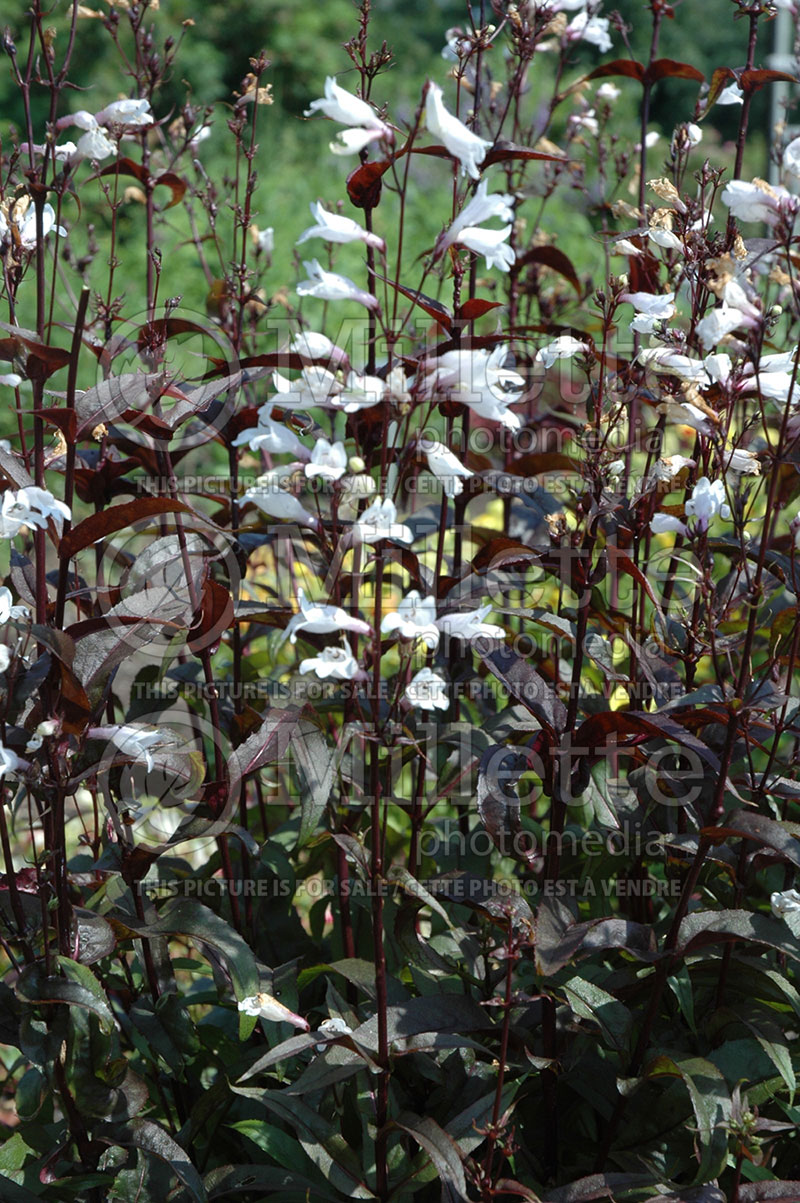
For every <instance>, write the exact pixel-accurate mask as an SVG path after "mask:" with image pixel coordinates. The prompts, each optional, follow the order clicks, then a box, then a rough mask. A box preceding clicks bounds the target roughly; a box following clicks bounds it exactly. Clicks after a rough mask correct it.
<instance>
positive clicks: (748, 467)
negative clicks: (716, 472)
mask: <svg viewBox="0 0 800 1203" xmlns="http://www.w3.org/2000/svg"><path fill="white" fill-rule="evenodd" d="M722 467H723V470H724V471H725V472H730V473H733V474H734V476H760V475H761V463H760V461H759V460H758V459H757V458H756V456H755V455H754V454H753V452H752V451H745V450H744V448H743V447H736V448H734V450H733V451H726V452H725V453H724V456H723V462H722Z"/></svg>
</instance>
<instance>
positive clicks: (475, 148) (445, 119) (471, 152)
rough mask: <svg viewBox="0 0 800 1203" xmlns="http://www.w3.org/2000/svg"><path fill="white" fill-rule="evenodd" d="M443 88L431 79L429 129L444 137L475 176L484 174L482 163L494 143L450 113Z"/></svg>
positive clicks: (427, 106)
mask: <svg viewBox="0 0 800 1203" xmlns="http://www.w3.org/2000/svg"><path fill="white" fill-rule="evenodd" d="M442 96H443V93H442V89H441V88H440V87H439V85H438V84H435V83H429V84H428V93H427V96H426V98H425V120H426V122H427V125H428V129H429V130H430V132H431V133H432V134H433V136H434V137H435V138H441V140H442V142H443V143H444V146H445V149H446V150H447V151H449V153H450V154H451V155H452V156H453V158H454V159H458V161H459V163H460V164H461V166H462V168H463V169H464V171H466V172H467V174H468V175H469V176H471V177H472V179H473V180H477V179H479V178H480V164H481V163H482V162H483V160H484V159H485V158H486V152H487V151H488V150H490V149H491V147H492V143H491V142H487V141H486V139H485V138H479V137H478V135H477V134H474V133H473V132H472V130H471V129H467V127H466V125H464V123H463V122H462V121H459V119H458V117H454V116H453V114H452V113H448V111H447V109H446V108H445V105H444V100H443V99H442Z"/></svg>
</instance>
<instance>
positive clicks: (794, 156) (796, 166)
mask: <svg viewBox="0 0 800 1203" xmlns="http://www.w3.org/2000/svg"><path fill="white" fill-rule="evenodd" d="M783 170H784V171H787V172H788V173H789V175H793V176H794V177H795V179H800V138H793V139H792V141H791V142H790V143H789V144H788V146H787V147H786V148H785V149H784V152H783Z"/></svg>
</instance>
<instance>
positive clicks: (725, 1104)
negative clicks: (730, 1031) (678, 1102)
mask: <svg viewBox="0 0 800 1203" xmlns="http://www.w3.org/2000/svg"><path fill="white" fill-rule="evenodd" d="M645 1073H646V1075H647V1077H649V1078H657V1077H674V1078H681V1079H682V1080H683V1082H684V1084H685V1086H686V1089H687V1090H688V1092H689V1098H690V1099H691V1103H692V1110H693V1111H694V1116H695V1120H696V1122H697V1141H698V1142H699V1146H700V1147H699V1153H698V1160H699V1163H700V1164H699V1167H698V1170H697V1173H696V1174H695V1178H694V1181H695V1182H697V1183H701V1182H710V1181H711V1180H712V1179H714V1178H716V1177H717V1176H718V1175H719V1174H721V1173H722V1171H723V1169H724V1168H725V1164H726V1161H727V1153H728V1133H727V1128H726V1124H727V1121H728V1119H729V1118H730V1111H731V1099H730V1095H729V1094H728V1087H727V1084H726V1082H725V1079H724V1077H723V1076H722V1074H721V1073H720V1071H719V1070H718V1069H717V1067H716V1065H712V1063H711V1062H710V1061H706V1060H705V1059H704V1058H703V1057H689V1058H687V1059H686V1060H684V1061H674V1060H673V1059H672V1058H671V1057H666V1056H661V1057H656V1059H655V1060H654V1061H651V1062H650V1064H649V1065H648V1066H647V1068H646V1070H645Z"/></svg>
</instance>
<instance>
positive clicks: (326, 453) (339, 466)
mask: <svg viewBox="0 0 800 1203" xmlns="http://www.w3.org/2000/svg"><path fill="white" fill-rule="evenodd" d="M346 471H347V452H346V451H345V449H344V443H329V442H328V440H327V439H317V441H316V443H315V444H314V450H313V451H312V452H311V462H310V463H308V464H306V466H305V474H306V476H308V477H311V476H321V477H322V478H323V480H340V479H341V478H342V477H343V476H344V474H345V472H346Z"/></svg>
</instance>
